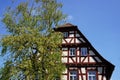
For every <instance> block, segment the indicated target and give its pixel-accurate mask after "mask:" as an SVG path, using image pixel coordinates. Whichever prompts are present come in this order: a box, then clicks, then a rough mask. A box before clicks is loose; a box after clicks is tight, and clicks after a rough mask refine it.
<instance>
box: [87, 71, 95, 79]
mask: <svg viewBox="0 0 120 80" xmlns="http://www.w3.org/2000/svg"><path fill="white" fill-rule="evenodd" d="M88 80H97V79H96V71H88Z"/></svg>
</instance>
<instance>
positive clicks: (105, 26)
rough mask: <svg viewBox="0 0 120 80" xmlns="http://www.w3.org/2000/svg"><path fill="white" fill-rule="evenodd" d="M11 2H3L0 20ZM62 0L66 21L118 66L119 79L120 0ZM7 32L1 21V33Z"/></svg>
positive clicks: (116, 77)
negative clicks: (76, 27) (77, 28)
mask: <svg viewBox="0 0 120 80" xmlns="http://www.w3.org/2000/svg"><path fill="white" fill-rule="evenodd" d="M10 1H11V0H0V3H1V4H0V20H1V18H2V17H3V13H4V12H5V8H6V7H7V6H8V5H11V3H10ZM59 1H61V2H63V8H62V10H63V12H64V13H65V14H67V15H68V19H67V22H69V23H72V24H74V25H77V26H78V27H79V30H80V31H81V32H82V33H83V34H84V35H85V36H86V38H87V39H88V40H89V41H90V43H91V44H92V45H93V46H94V48H95V49H96V50H97V51H98V52H99V53H100V54H101V55H102V56H103V57H104V58H105V59H107V60H108V61H110V62H111V63H113V64H114V65H115V70H114V72H113V75H112V78H111V80H118V79H120V76H119V75H120V62H119V61H120V54H119V52H120V42H119V41H120V0H59ZM4 33H5V30H4V25H3V24H2V23H1V22H0V34H4ZM0 61H2V58H0ZM0 66H2V65H1V63H0Z"/></svg>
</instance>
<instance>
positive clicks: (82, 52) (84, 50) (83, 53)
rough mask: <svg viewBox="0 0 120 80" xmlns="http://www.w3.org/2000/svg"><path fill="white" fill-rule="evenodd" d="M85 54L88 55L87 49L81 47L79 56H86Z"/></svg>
mask: <svg viewBox="0 0 120 80" xmlns="http://www.w3.org/2000/svg"><path fill="white" fill-rule="evenodd" d="M87 54H88V50H87V47H82V48H81V56H87Z"/></svg>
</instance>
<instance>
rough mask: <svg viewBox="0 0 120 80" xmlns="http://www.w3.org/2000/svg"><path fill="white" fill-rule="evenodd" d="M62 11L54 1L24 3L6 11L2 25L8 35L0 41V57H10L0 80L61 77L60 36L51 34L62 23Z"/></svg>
mask: <svg viewBox="0 0 120 80" xmlns="http://www.w3.org/2000/svg"><path fill="white" fill-rule="evenodd" d="M15 2H16V1H15ZM18 2H19V1H18ZM61 8H62V4H61V3H58V1H57V0H26V1H23V2H20V3H19V4H18V5H16V6H15V7H10V8H9V9H8V10H7V12H6V13H5V14H4V18H3V20H2V21H3V23H4V24H5V25H6V26H5V27H6V29H7V31H8V32H9V33H10V34H9V35H7V36H5V37H3V38H2V40H1V46H2V51H1V55H2V56H5V55H7V54H9V59H8V60H6V62H5V66H4V68H3V69H2V71H1V72H2V73H1V74H2V76H1V79H4V80H8V79H25V80H30V79H32V80H33V79H37V80H52V79H55V78H56V77H59V76H60V75H61V73H62V71H63V70H64V65H63V64H62V61H61V50H60V47H61V39H62V35H61V33H59V32H55V31H54V30H53V28H54V27H56V26H59V25H60V24H63V23H64V20H65V15H64V14H63V13H62V11H61ZM6 73H7V74H6ZM5 75H6V76H5Z"/></svg>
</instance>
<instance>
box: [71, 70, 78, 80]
mask: <svg viewBox="0 0 120 80" xmlns="http://www.w3.org/2000/svg"><path fill="white" fill-rule="evenodd" d="M70 80H77V72H76V71H71V72H70Z"/></svg>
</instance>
